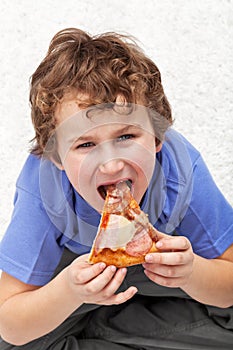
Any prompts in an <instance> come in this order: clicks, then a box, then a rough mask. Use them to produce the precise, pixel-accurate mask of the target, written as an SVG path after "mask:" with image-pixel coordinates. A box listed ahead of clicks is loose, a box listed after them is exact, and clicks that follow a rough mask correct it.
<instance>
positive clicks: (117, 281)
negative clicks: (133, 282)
mask: <svg viewBox="0 0 233 350" xmlns="http://www.w3.org/2000/svg"><path fill="white" fill-rule="evenodd" d="M126 273H127V269H126V268H121V269H119V270H117V272H116V273H115V275H114V276H113V278H112V279H111V280H110V282H109V283H108V284H107V285H106V286H105V288H104V289H103V290H102V292H101V293H102V295H103V298H104V299H107V298H109V297H111V296H112V295H113V294H114V293H115V292H116V291H117V290H118V288H119V287H120V285H121V284H122V282H123V280H124V278H125V276H126Z"/></svg>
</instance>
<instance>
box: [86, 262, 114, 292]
mask: <svg viewBox="0 0 233 350" xmlns="http://www.w3.org/2000/svg"><path fill="white" fill-rule="evenodd" d="M115 273H116V267H115V266H107V267H106V268H105V270H104V271H103V272H102V273H101V274H99V275H98V276H96V277H95V278H94V279H93V280H91V281H89V282H88V283H87V284H86V285H85V292H86V293H87V295H91V294H97V293H99V292H100V291H102V290H103V289H104V288H105V287H106V286H107V285H108V284H109V282H110V281H111V279H112V278H113V276H114V274H115Z"/></svg>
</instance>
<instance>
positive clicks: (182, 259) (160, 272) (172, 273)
mask: <svg viewBox="0 0 233 350" xmlns="http://www.w3.org/2000/svg"><path fill="white" fill-rule="evenodd" d="M158 236H159V237H161V238H160V239H159V241H158V242H157V243H156V247H157V248H158V249H159V252H158V253H157V252H156V253H149V254H147V255H146V256H145V261H146V263H144V264H143V267H144V268H145V271H144V272H145V274H146V276H147V277H148V278H149V279H150V280H151V281H153V282H155V283H157V284H160V285H162V286H166V287H171V288H177V287H180V288H182V287H184V286H185V285H186V284H187V283H188V281H189V277H190V275H191V274H192V270H193V261H194V253H193V250H192V246H191V243H190V241H189V240H188V239H187V238H185V237H182V236H179V237H178V236H175V237H173V236H168V235H165V234H161V233H160V232H158Z"/></svg>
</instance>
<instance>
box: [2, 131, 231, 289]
mask: <svg viewBox="0 0 233 350" xmlns="http://www.w3.org/2000/svg"><path fill="white" fill-rule="evenodd" d="M156 158H157V161H156V165H155V168H154V173H153V177H152V179H151V182H150V184H149V186H148V189H147V191H146V193H145V195H144V197H143V199H142V201H141V203H140V206H141V208H142V209H143V211H144V212H146V213H147V214H148V217H149V220H150V222H151V223H152V225H153V226H154V227H156V228H157V229H158V230H159V231H161V232H165V233H168V234H173V233H174V232H175V233H176V234H179V235H183V236H186V237H187V238H188V239H189V240H190V241H191V243H192V247H193V250H194V252H195V253H196V254H198V255H200V256H203V257H205V258H215V257H218V256H220V255H221V254H222V253H223V252H224V251H225V250H226V249H227V248H228V247H229V246H230V245H231V244H232V243H233V210H232V207H231V206H230V204H229V203H228V202H227V201H226V199H225V198H224V197H223V195H222V194H221V192H220V191H219V189H218V188H217V186H216V184H215V183H214V181H213V179H212V177H211V175H210V173H209V171H208V169H207V167H206V165H205V163H204V161H203V159H202V158H201V156H200V154H199V152H198V151H197V150H196V149H195V148H194V147H193V146H192V145H191V144H190V143H189V142H188V141H187V140H186V139H185V138H184V137H183V136H181V135H180V134H179V133H177V132H176V131H174V130H172V129H170V130H169V131H167V133H166V135H165V141H164V144H163V147H162V150H161V151H160V152H159V153H157V156H156ZM16 187H17V188H16V194H15V199H14V205H15V206H14V211H13V215H12V218H11V222H10V224H9V226H8V228H7V231H6V233H5V235H4V237H3V239H2V241H1V243H0V269H2V270H3V271H5V272H7V273H9V274H10V275H12V276H14V277H16V278H18V279H19V280H21V281H23V282H24V283H29V284H34V285H44V284H46V283H47V282H48V281H49V280H50V279H51V277H52V276H53V273H54V271H55V269H56V267H57V265H58V263H59V261H60V259H61V256H62V253H63V250H64V247H66V248H68V249H69V250H71V251H73V252H75V253H77V254H79V255H81V254H85V253H88V252H89V251H90V248H91V245H92V242H93V239H94V237H95V235H96V232H97V227H98V224H99V221H100V214H99V213H98V212H97V211H95V210H94V209H93V208H92V207H91V206H90V205H89V204H88V203H87V202H86V201H85V200H84V199H83V198H82V197H81V196H80V195H79V194H78V193H77V192H76V191H75V190H74V188H73V187H72V185H71V184H70V182H69V180H68V178H67V176H66V173H65V172H64V171H61V170H59V169H58V168H57V167H56V166H55V165H54V164H53V163H52V162H50V161H49V160H46V159H43V158H38V157H36V156H34V155H29V157H28V159H27V160H26V163H25V165H24V167H23V169H22V171H21V174H20V176H19V178H18V180H17V185H16Z"/></svg>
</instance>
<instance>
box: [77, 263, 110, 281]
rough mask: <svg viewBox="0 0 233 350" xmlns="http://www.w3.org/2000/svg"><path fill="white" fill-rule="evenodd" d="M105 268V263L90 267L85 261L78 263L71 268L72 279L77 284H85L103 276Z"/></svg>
mask: <svg viewBox="0 0 233 350" xmlns="http://www.w3.org/2000/svg"><path fill="white" fill-rule="evenodd" d="M105 267H106V264H105V263H103V262H100V263H97V264H94V265H90V264H88V263H86V262H85V261H76V262H75V263H74V264H72V265H71V266H70V274H71V278H72V280H73V281H74V283H75V284H85V283H87V282H89V281H91V280H92V279H94V278H96V277H97V276H98V275H99V274H101V273H102V272H103V270H104V269H105Z"/></svg>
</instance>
